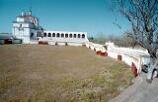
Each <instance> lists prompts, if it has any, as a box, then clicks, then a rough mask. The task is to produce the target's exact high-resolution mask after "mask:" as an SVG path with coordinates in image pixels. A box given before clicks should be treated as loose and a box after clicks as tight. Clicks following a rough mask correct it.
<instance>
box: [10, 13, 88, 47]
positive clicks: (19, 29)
mask: <svg viewBox="0 0 158 102" xmlns="http://www.w3.org/2000/svg"><path fill="white" fill-rule="evenodd" d="M12 34H13V36H14V38H15V39H21V40H22V42H23V44H32V43H33V42H39V41H45V42H48V44H51V45H54V44H56V43H58V44H59V45H60V44H61V45H62V44H65V43H66V44H69V45H83V44H85V43H86V42H88V38H87V33H86V32H67V31H44V30H43V28H42V27H41V26H40V25H39V20H38V18H37V17H35V16H33V15H32V12H31V11H29V12H22V13H21V15H19V16H17V18H16V21H14V22H13V28H12Z"/></svg>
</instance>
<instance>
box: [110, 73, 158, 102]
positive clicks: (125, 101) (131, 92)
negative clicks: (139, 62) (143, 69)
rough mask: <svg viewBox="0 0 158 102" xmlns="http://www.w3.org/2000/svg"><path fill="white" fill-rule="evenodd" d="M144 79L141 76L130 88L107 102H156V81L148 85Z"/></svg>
mask: <svg viewBox="0 0 158 102" xmlns="http://www.w3.org/2000/svg"><path fill="white" fill-rule="evenodd" d="M145 78H146V77H145V75H144V74H141V75H140V77H137V78H136V79H135V82H134V84H133V85H132V86H130V87H129V88H128V89H126V90H125V91H124V92H122V93H121V94H120V95H119V96H117V97H116V98H114V99H112V100H110V101H109V102H158V79H154V80H153V82H152V83H151V84H148V83H147V82H146V80H145Z"/></svg>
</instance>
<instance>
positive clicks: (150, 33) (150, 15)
mask: <svg viewBox="0 0 158 102" xmlns="http://www.w3.org/2000/svg"><path fill="white" fill-rule="evenodd" d="M118 1H119V9H120V11H121V13H122V14H123V15H124V16H125V17H126V18H127V19H128V21H129V22H130V23H131V25H132V33H128V36H130V37H132V38H133V39H134V40H135V41H136V42H137V43H138V44H139V45H140V46H142V47H143V48H145V49H147V51H148V53H149V54H150V59H151V61H150V64H149V67H148V69H149V70H148V79H151V77H152V76H151V73H152V71H153V69H154V68H155V67H156V60H157V56H156V52H157V49H158V0H118Z"/></svg>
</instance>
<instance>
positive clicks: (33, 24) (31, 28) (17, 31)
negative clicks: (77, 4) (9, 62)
mask: <svg viewBox="0 0 158 102" xmlns="http://www.w3.org/2000/svg"><path fill="white" fill-rule="evenodd" d="M42 32H43V28H42V27H41V26H39V22H38V18H37V17H34V16H32V13H31V11H29V12H22V14H21V15H19V16H17V18H16V21H14V22H13V28H12V34H13V36H14V37H15V39H22V42H23V43H24V44H29V43H30V41H31V40H35V39H36V38H37V37H36V36H37V34H39V33H40V34H42Z"/></svg>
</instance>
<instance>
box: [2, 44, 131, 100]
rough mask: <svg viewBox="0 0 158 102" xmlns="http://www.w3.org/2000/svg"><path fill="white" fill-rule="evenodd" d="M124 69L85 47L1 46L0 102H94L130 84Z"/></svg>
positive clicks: (127, 69)
mask: <svg viewBox="0 0 158 102" xmlns="http://www.w3.org/2000/svg"><path fill="white" fill-rule="evenodd" d="M132 78H133V77H132V75H131V73H130V69H129V68H128V66H127V65H125V64H123V63H121V62H117V61H114V60H113V59H111V58H108V57H107V58H103V57H99V56H96V55H95V53H94V52H92V51H90V50H88V49H87V48H84V47H70V46H67V47H64V46H42V45H5V46H0V102H3V101H11V102H19V101H20V102H52V101H55V102H70V101H72V102H77V101H79V102H80V101H83V102H89V101H92V102H96V101H100V100H102V101H107V100H109V99H111V98H113V97H115V96H117V95H118V94H119V93H120V91H122V90H123V89H124V88H126V87H127V86H129V85H130V84H131V80H132Z"/></svg>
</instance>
